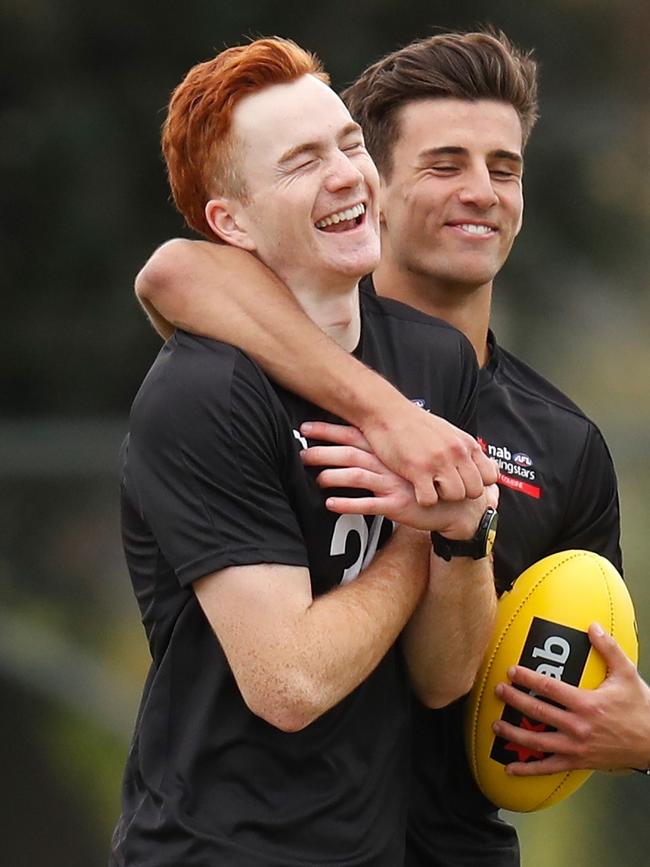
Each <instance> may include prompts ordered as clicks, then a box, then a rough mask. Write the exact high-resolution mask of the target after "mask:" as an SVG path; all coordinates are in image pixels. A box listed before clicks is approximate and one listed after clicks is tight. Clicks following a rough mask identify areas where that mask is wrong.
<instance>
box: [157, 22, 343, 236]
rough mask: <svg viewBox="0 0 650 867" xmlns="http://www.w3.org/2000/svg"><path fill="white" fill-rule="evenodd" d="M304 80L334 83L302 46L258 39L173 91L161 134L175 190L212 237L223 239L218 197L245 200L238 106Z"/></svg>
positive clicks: (197, 70) (198, 70)
mask: <svg viewBox="0 0 650 867" xmlns="http://www.w3.org/2000/svg"><path fill="white" fill-rule="evenodd" d="M303 75H314V76H316V77H317V78H319V79H320V80H321V81H324V82H325V83H326V84H329V76H328V75H327V73H326V72H324V70H323V68H322V65H321V63H320V61H319V59H318V58H317V57H316V56H315V55H314V54H311V53H310V52H308V51H305V50H304V49H303V48H300V46H298V45H296V43H295V42H292V41H291V40H289V39H280V38H278V37H273V38H270V39H257V40H256V41H255V42H251V43H250V44H249V45H238V46H235V47H234V48H228V49H226V51H222V52H221V54H218V55H217V56H216V57H214V58H213V59H212V60H208V61H206V62H205V63H199V64H198V65H197V66H194V67H192V69H190V71H189V72H188V73H187V75H186V76H185V78H184V79H183V81H182V82H181V83H180V84H179V85H178V87H177V88H176V89H175V90H174V92H173V93H172V96H171V99H170V101H169V108H168V111H167V118H166V120H165V123H164V125H163V132H162V150H163V155H164V157H165V162H166V163H167V176H168V178H169V185H170V187H171V191H172V195H173V197H174V202H175V203H176V207H177V208H178V210H179V211H180V212H181V214H182V215H183V216H184V217H185V220H186V222H187V223H188V225H190V226H191V227H192V228H193V229H196V230H197V231H198V232H200V233H201V234H202V235H205V236H206V237H207V238H209V239H210V240H215V237H216V236H215V235H214V233H213V231H212V229H211V228H210V225H209V223H208V221H207V220H206V218H205V206H206V204H207V202H208V201H209V200H210V199H211V198H212V197H213V196H214V195H226V196H237V197H239V198H243V197H245V196H246V184H245V183H244V181H243V179H242V178H241V177H240V174H239V171H238V163H237V157H236V148H235V142H234V140H233V136H232V134H231V123H232V113H233V110H234V108H235V106H236V105H237V103H238V102H239V100H241V99H243V97H245V96H247V95H249V94H251V93H255V92H256V91H258V90H262V88H264V87H268V86H270V85H273V84H285V83H288V82H291V81H294V80H296V79H297V78H300V77H301V76H303ZM217 240H218V239H217Z"/></svg>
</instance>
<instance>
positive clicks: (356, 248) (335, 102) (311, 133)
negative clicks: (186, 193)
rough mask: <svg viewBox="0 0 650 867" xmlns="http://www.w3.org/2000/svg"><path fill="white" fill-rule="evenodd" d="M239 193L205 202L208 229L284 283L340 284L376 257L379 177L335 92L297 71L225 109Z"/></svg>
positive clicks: (345, 283) (350, 280)
mask: <svg viewBox="0 0 650 867" xmlns="http://www.w3.org/2000/svg"><path fill="white" fill-rule="evenodd" d="M232 133H233V136H234V141H235V143H236V148H237V152H238V170H239V172H240V174H241V177H242V179H243V181H244V184H245V187H246V190H247V195H246V196H245V197H244V199H243V200H237V199H232V198H224V197H219V198H215V199H211V200H210V202H208V205H207V206H206V217H207V219H208V221H209V223H210V225H211V226H212V228H213V229H214V231H215V232H216V233H217V234H218V235H219V236H220V237H221V238H223V239H224V240H225V241H227V242H228V243H231V244H234V245H235V246H240V247H243V248H244V249H248V250H251V251H253V252H255V253H256V255H258V256H259V258H260V259H261V260H262V261H263V262H264V263H265V264H267V265H268V266H269V267H270V268H271V269H272V270H273V271H275V273H276V274H277V275H278V276H279V277H281V278H282V279H283V280H284V281H285V282H286V283H287V284H288V285H289V287H290V288H297V287H303V286H307V285H309V286H311V287H313V289H314V290H316V291H317V290H319V289H328V288H331V287H335V286H339V285H343V286H347V287H348V288H349V287H350V286H351V285H352V286H353V285H355V283H356V281H357V280H358V279H359V278H360V277H361V276H363V275H364V274H367V273H368V272H370V271H372V270H373V268H374V267H375V265H376V264H377V261H378V259H379V229H378V204H377V201H378V185H379V183H378V177H377V172H376V169H375V166H374V163H373V162H372V160H371V159H370V157H369V156H368V153H367V151H366V149H365V146H364V143H363V136H362V133H361V129H360V127H359V126H358V125H357V124H356V123H354V121H352V119H351V117H350V115H349V113H348V111H347V109H346V108H345V106H344V105H343V103H342V102H341V100H340V99H339V97H338V96H336V94H335V93H334V92H333V91H332V90H331V89H330V88H329V87H328V86H327V85H326V84H324V83H323V82H322V81H319V80H318V79H316V78H315V77H314V76H312V75H305V76H303V77H301V78H299V79H297V80H295V81H292V82H290V83H288V84H277V85H272V86H270V87H267V88H265V89H263V90H261V91H259V92H257V93H254V94H251V95H250V96H246V97H244V98H243V99H242V100H241V101H240V102H239V103H238V104H237V106H236V108H235V110H234V112H233V121H232Z"/></svg>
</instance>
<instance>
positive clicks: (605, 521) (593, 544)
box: [554, 423, 623, 572]
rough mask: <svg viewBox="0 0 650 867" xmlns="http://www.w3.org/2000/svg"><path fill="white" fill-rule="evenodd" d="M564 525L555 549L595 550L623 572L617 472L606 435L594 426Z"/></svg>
mask: <svg viewBox="0 0 650 867" xmlns="http://www.w3.org/2000/svg"><path fill="white" fill-rule="evenodd" d="M562 526H563V530H562V534H561V536H560V538H559V540H558V542H557V545H555V546H554V548H555V550H557V551H563V550H568V549H570V548H580V549H584V550H588V551H594V552H595V553H596V554H600V555H601V556H603V557H606V558H607V559H608V560H609V561H610V562H611V563H612V564H613V565H614V566H615V567H616V568H617V569H618V570H619V571H620V572H622V569H623V562H622V554H621V546H620V534H621V528H620V511H619V501H618V484H617V480H616V472H615V470H614V464H613V461H612V458H611V455H610V453H609V450H608V448H607V445H606V443H605V440H604V439H603V437H602V434H601V433H600V431H599V430H598V429H597V428H596V427H595V426H594V425H593V424H591V423H589V428H588V432H587V438H586V441H585V445H584V449H583V453H582V459H581V461H580V463H579V465H578V468H577V471H576V476H575V479H574V484H573V485H572V488H571V497H570V500H569V504H568V508H567V514H566V516H565V520H564V521H563V522H562Z"/></svg>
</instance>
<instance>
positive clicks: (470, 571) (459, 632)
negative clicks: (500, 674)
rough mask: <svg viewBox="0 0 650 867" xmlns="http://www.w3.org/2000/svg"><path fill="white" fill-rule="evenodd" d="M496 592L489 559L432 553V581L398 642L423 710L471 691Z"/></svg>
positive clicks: (443, 704) (492, 613)
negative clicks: (450, 557)
mask: <svg viewBox="0 0 650 867" xmlns="http://www.w3.org/2000/svg"><path fill="white" fill-rule="evenodd" d="M495 614H496V593H495V589H494V578H493V574H492V565H491V561H490V558H488V557H485V558H483V559H482V560H472V559H470V558H467V557H455V558H452V559H451V561H449V562H448V563H447V562H445V561H444V560H442V559H441V558H439V557H437V556H435V554H433V552H432V553H431V577H430V579H429V582H428V585H427V589H426V591H425V593H424V595H423V597H422V600H421V602H420V604H419V605H418V607H417V609H416V611H415V613H414V614H413V617H412V618H411V620H410V621H409V623H408V625H407V627H406V629H405V630H404V634H403V638H402V642H403V647H404V652H405V656H406V660H407V664H408V667H409V672H410V676H411V680H412V683H413V688H414V689H415V691H416V693H417V694H418V696H419V697H420V699H421V701H422V702H423V703H424V704H426V705H427V706H428V707H444V706H445V705H447V704H449V703H450V702H451V701H454V700H455V699H457V698H459V697H460V696H462V695H464V694H465V693H466V692H468V691H469V690H470V689H471V686H472V684H473V682H474V678H475V676H476V672H477V671H478V668H479V666H480V664H481V661H482V659H483V655H484V653H485V648H486V646H487V644H488V641H489V639H490V635H491V634H492V629H493V626H494V617H495Z"/></svg>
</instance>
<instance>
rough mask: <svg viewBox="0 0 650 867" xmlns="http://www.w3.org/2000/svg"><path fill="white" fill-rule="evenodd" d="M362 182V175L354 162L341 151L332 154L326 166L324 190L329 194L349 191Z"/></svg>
mask: <svg viewBox="0 0 650 867" xmlns="http://www.w3.org/2000/svg"><path fill="white" fill-rule="evenodd" d="M362 181H363V173H362V172H361V170H360V169H359V167H358V166H357V165H356V164H355V162H354V160H351V159H350V157H349V156H348V155H347V154H346V153H344V152H343V151H341V150H338V149H337V150H336V151H334V152H333V154H332V157H331V160H330V164H329V166H328V172H327V178H326V180H325V188H326V189H327V191H328V192H330V193H335V192H337V191H338V190H343V189H351V188H354V187H357V186H359V185H360V184H361V183H362Z"/></svg>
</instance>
